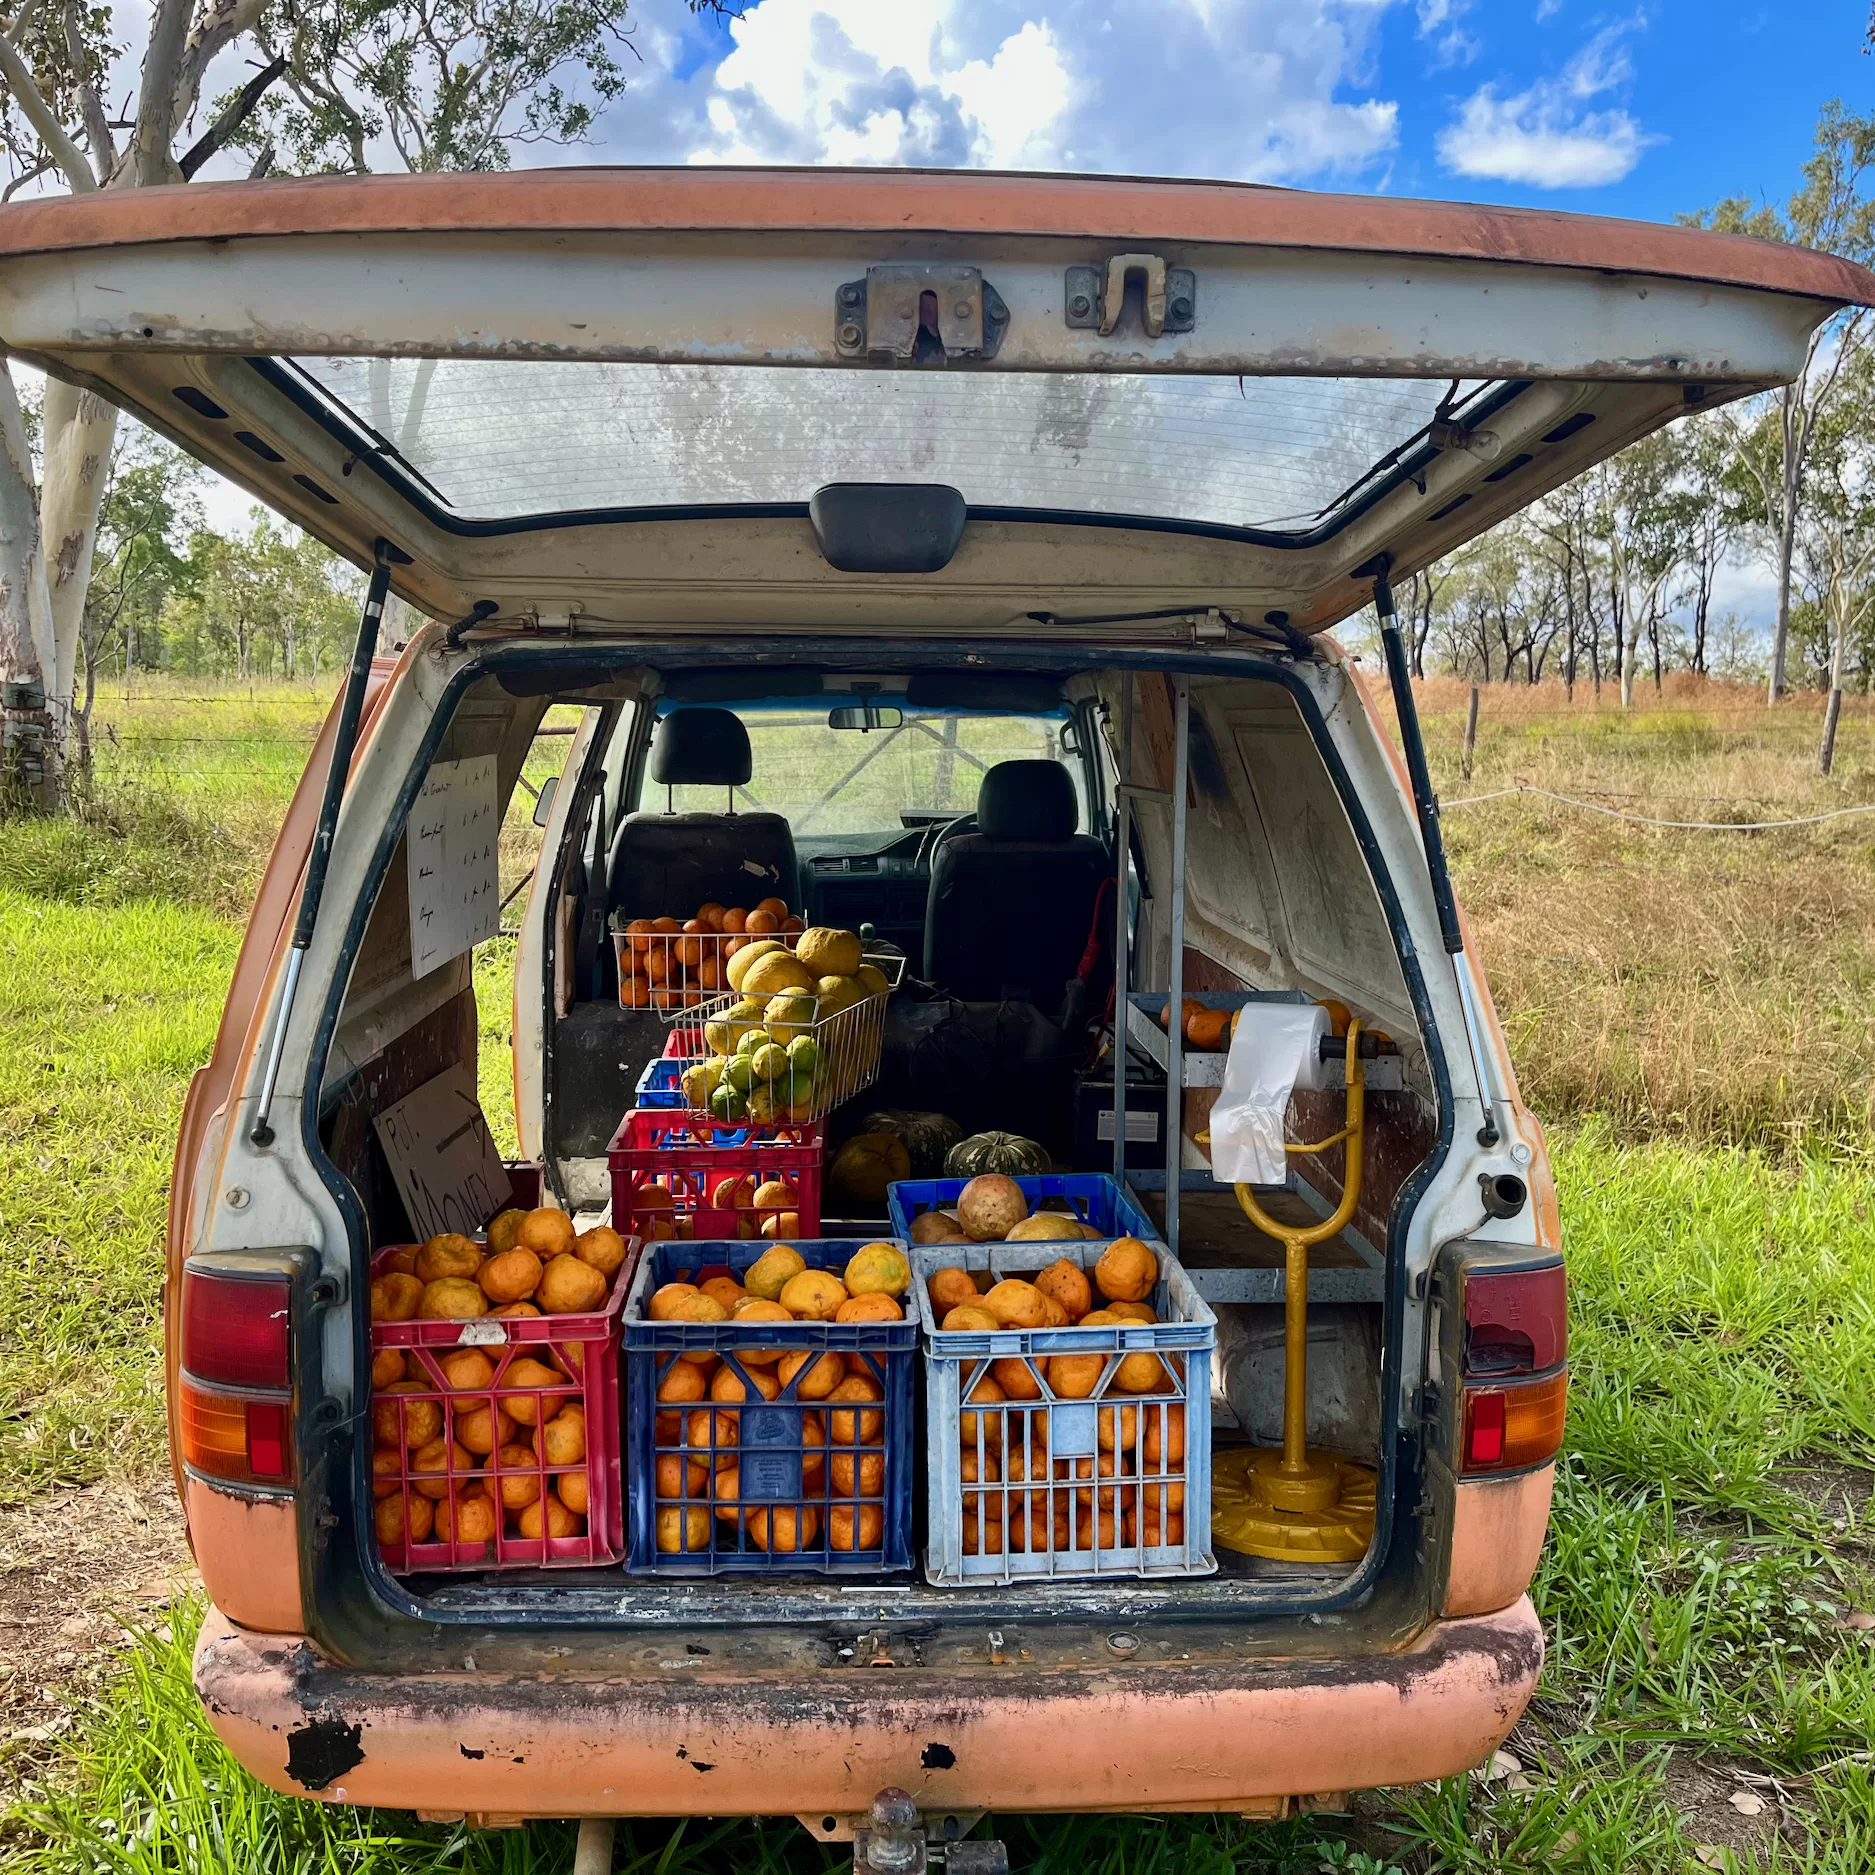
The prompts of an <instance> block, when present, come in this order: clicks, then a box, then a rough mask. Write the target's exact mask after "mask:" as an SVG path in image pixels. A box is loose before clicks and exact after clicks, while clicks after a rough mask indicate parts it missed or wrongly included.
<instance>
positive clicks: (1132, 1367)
mask: <svg viewBox="0 0 1875 1875" xmlns="http://www.w3.org/2000/svg"><path fill="white" fill-rule="evenodd" d="M1113 1384H1114V1385H1115V1386H1116V1387H1117V1388H1119V1390H1120V1391H1121V1392H1122V1393H1157V1392H1159V1391H1161V1390H1162V1389H1163V1388H1165V1387H1166V1386H1168V1385H1169V1384H1170V1382H1168V1380H1167V1379H1166V1374H1165V1363H1164V1362H1163V1361H1161V1360H1160V1359H1159V1357H1158V1356H1157V1355H1156V1354H1123V1355H1121V1357H1120V1365H1119V1366H1118V1367H1117V1368H1116V1369H1115V1370H1114V1374H1113Z"/></svg>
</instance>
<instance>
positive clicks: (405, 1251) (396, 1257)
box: [378, 1243, 422, 1276]
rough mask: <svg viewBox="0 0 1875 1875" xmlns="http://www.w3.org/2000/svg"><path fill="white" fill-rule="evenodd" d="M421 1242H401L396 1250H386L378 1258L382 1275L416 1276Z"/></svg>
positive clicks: (379, 1270) (379, 1272) (379, 1271)
mask: <svg viewBox="0 0 1875 1875" xmlns="http://www.w3.org/2000/svg"><path fill="white" fill-rule="evenodd" d="M421 1249H422V1245H421V1244H414V1243H407V1244H399V1245H398V1246H397V1247H396V1248H395V1249H394V1250H386V1251H385V1253H384V1255H383V1256H382V1257H381V1258H380V1259H379V1260H378V1274H379V1275H380V1276H414V1275H416V1273H417V1256H418V1253H419V1251H420V1250H421Z"/></svg>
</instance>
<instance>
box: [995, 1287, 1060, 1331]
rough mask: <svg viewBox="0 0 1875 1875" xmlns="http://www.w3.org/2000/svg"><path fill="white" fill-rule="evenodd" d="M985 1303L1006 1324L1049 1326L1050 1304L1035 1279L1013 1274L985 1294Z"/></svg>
mask: <svg viewBox="0 0 1875 1875" xmlns="http://www.w3.org/2000/svg"><path fill="white" fill-rule="evenodd" d="M983 1306H984V1307H985V1308H986V1309H988V1310H989V1312H990V1313H991V1314H992V1315H994V1316H995V1317H996V1320H997V1323H998V1325H999V1326H1001V1327H1003V1328H1045V1327H1046V1326H1047V1325H1048V1308H1047V1305H1046V1304H1045V1303H1044V1302H1043V1301H1042V1292H1041V1291H1040V1290H1039V1289H1037V1288H1036V1286H1035V1285H1034V1284H1033V1283H1025V1282H1024V1281H1023V1280H1022V1279H1021V1278H1020V1277H1017V1276H1012V1277H1008V1278H1006V1279H1005V1280H1004V1281H1002V1282H1000V1283H998V1284H996V1286H995V1287H994V1288H993V1289H991V1291H990V1292H989V1294H988V1295H986V1296H985V1297H984V1298H983Z"/></svg>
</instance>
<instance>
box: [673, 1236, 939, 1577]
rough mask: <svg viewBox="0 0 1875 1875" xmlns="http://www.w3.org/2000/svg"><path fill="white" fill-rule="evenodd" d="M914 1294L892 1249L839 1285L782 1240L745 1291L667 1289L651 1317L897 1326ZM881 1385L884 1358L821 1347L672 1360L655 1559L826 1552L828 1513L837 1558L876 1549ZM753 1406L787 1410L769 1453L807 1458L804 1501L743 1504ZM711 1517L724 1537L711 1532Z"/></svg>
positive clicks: (867, 1252) (865, 1254) (858, 1263)
mask: <svg viewBox="0 0 1875 1875" xmlns="http://www.w3.org/2000/svg"><path fill="white" fill-rule="evenodd" d="M910 1287H911V1267H910V1265H909V1264H908V1263H907V1262H906V1260H905V1255H904V1252H903V1251H901V1250H900V1249H899V1248H898V1247H897V1246H896V1245H894V1244H889V1243H873V1244H865V1245H862V1246H861V1247H860V1248H859V1249H858V1250H857V1251H856V1252H855V1253H854V1255H853V1256H852V1258H851V1259H850V1260H849V1261H848V1263H847V1265H846V1268H845V1270H844V1271H843V1272H842V1273H841V1274H840V1275H838V1276H836V1275H835V1274H834V1273H833V1272H832V1271H831V1270H821V1269H809V1268H808V1267H807V1261H806V1259H805V1258H804V1257H803V1256H802V1255H801V1253H800V1252H799V1251H798V1250H796V1249H795V1248H794V1247H793V1246H792V1245H791V1244H777V1245H776V1246H775V1247H774V1248H773V1249H772V1250H767V1251H764V1252H763V1253H762V1255H761V1257H760V1258H759V1259H758V1260H757V1261H756V1262H755V1263H754V1264H753V1265H752V1266H751V1267H750V1268H749V1269H748V1271H747V1272H746V1273H745V1276H744V1280H743V1281H741V1282H738V1281H737V1280H736V1279H735V1278H734V1277H733V1276H729V1275H719V1276H712V1277H709V1278H707V1279H706V1280H705V1281H703V1282H701V1283H688V1282H673V1283H666V1284H665V1285H664V1286H663V1287H662V1288H661V1289H658V1290H656V1291H655V1292H653V1294H652V1295H651V1297H650V1299H649V1301H648V1302H647V1303H646V1306H645V1313H646V1315H647V1316H648V1317H649V1319H650V1320H652V1321H660V1322H697V1323H705V1324H715V1323H718V1322H721V1323H723V1324H725V1325H726V1326H728V1325H732V1324H735V1323H763V1324H767V1323H776V1322H812V1323H820V1322H896V1321H903V1320H904V1318H905V1311H904V1306H903V1303H902V1301H901V1298H902V1297H903V1296H904V1295H905V1293H906V1292H907V1291H908V1290H909V1289H910ZM883 1375H884V1367H883V1362H882V1359H881V1357H877V1356H867V1355H865V1354H858V1353H840V1352H838V1351H834V1350H824V1349H814V1348H795V1349H787V1348H761V1347H727V1348H725V1350H724V1352H723V1353H721V1354H717V1353H704V1352H696V1353H688V1352H687V1353H683V1354H679V1355H676V1356H674V1357H672V1358H671V1359H670V1360H669V1361H668V1363H667V1364H665V1365H664V1366H662V1368H661V1369H660V1371H659V1374H658V1379H657V1388H656V1393H657V1402H658V1404H657V1413H656V1421H655V1425H654V1430H653V1438H652V1443H653V1447H654V1479H653V1494H654V1497H655V1499H656V1511H655V1515H654V1524H653V1536H654V1541H655V1543H656V1546H657V1548H658V1549H659V1551H661V1552H662V1553H664V1554H666V1555H678V1554H684V1553H694V1552H697V1551H707V1550H711V1549H713V1548H721V1549H724V1550H728V1551H732V1552H733V1551H734V1550H736V1549H738V1548H740V1547H741V1542H740V1535H739V1533H741V1534H746V1537H747V1540H748V1543H749V1544H750V1545H751V1546H752V1547H753V1548H755V1549H758V1550H767V1551H772V1552H775V1553H778V1554H779V1553H788V1554H792V1553H794V1552H797V1551H801V1550H810V1549H819V1548H820V1547H821V1546H822V1543H823V1536H822V1520H823V1517H824V1519H825V1536H824V1542H825V1546H826V1547H827V1548H828V1549H832V1550H841V1551H848V1552H850V1551H855V1550H875V1549H878V1548H879V1547H880V1545H881V1544H882V1543H883V1541H884V1537H885V1507H884V1497H885V1483H886V1454H885V1407H884V1400H885V1387H884V1384H883ZM784 1393H785V1394H786V1396H787V1397H786V1399H785V1400H783V1399H782V1396H783V1394H784ZM752 1397H753V1398H755V1399H758V1400H760V1401H779V1402H780V1403H781V1410H782V1411H783V1412H784V1413H785V1414H787V1415H789V1416H790V1420H791V1422H792V1423H791V1428H790V1436H789V1437H788V1438H787V1439H786V1440H785V1441H784V1442H783V1443H782V1444H781V1445H780V1446H779V1448H777V1447H776V1446H775V1444H774V1443H773V1442H772V1441H763V1442H762V1443H763V1445H764V1447H765V1453H764V1456H765V1457H766V1454H767V1453H772V1452H774V1451H776V1450H777V1449H779V1450H780V1451H781V1452H782V1453H783V1454H795V1453H798V1455H799V1459H800V1473H801V1487H800V1488H801V1496H800V1499H799V1500H798V1501H796V1502H792V1503H787V1502H777V1501H774V1500H773V1498H772V1497H770V1496H763V1497H761V1498H759V1499H758V1498H756V1497H755V1496H753V1495H750V1496H749V1497H747V1498H745V1497H744V1494H743V1490H742V1480H741V1465H742V1459H743V1451H742V1414H741V1411H740V1410H739V1409H741V1408H742V1407H744V1406H746V1405H748V1404H749V1403H750V1401H751V1398H752ZM808 1402H811V1404H807V1403H808ZM752 1443H753V1442H752ZM713 1519H714V1520H716V1521H717V1522H718V1523H720V1524H721V1525H723V1526H726V1528H725V1529H723V1530H721V1531H720V1532H719V1531H718V1530H716V1529H715V1528H713V1523H712V1520H713ZM713 1538H714V1539H715V1540H714V1542H713V1541H712V1539H713Z"/></svg>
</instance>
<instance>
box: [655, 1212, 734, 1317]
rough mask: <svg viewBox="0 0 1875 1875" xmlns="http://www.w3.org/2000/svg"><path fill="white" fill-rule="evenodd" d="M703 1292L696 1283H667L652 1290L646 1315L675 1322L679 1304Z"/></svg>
mask: <svg viewBox="0 0 1875 1875" xmlns="http://www.w3.org/2000/svg"><path fill="white" fill-rule="evenodd" d="M666 1196H669V1194H668V1193H666ZM702 1293H703V1291H702V1290H700V1289H699V1288H698V1287H697V1286H696V1284H695V1283H666V1284H665V1285H664V1287H663V1288H662V1289H654V1290H652V1292H651V1300H650V1301H649V1302H647V1303H646V1304H645V1315H646V1316H647V1318H648V1319H650V1320H651V1321H654V1322H674V1321H676V1320H677V1319H678V1315H677V1305H678V1304H679V1303H680V1302H687V1301H689V1299H690V1298H691V1297H692V1296H697V1295H701V1294H702ZM719 1306H720V1305H719Z"/></svg>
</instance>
